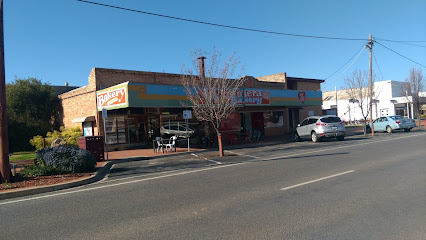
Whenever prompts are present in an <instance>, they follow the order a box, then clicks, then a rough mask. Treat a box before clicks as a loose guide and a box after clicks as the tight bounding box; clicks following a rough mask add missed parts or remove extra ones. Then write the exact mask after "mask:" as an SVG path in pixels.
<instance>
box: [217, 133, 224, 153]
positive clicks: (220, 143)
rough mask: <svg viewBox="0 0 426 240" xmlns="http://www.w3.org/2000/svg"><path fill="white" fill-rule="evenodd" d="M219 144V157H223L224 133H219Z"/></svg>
mask: <svg viewBox="0 0 426 240" xmlns="http://www.w3.org/2000/svg"><path fill="white" fill-rule="evenodd" d="M217 143H218V146H219V156H220V157H223V147H222V133H220V132H218V133H217Z"/></svg>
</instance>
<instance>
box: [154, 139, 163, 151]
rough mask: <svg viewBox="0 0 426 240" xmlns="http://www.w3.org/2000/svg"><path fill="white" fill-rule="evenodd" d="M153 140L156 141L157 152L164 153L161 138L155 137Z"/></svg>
mask: <svg viewBox="0 0 426 240" xmlns="http://www.w3.org/2000/svg"><path fill="white" fill-rule="evenodd" d="M155 140H156V141H157V152H158V151H159V150H160V148H161V151H162V152H164V145H165V144H164V143H163V139H162V138H161V137H156V138H155Z"/></svg>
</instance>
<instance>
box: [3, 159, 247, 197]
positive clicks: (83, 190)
mask: <svg viewBox="0 0 426 240" xmlns="http://www.w3.org/2000/svg"><path fill="white" fill-rule="evenodd" d="M242 164H247V163H234V164H229V165H222V166H213V167H209V168H204V169H197V170H192V171H186V172H180V173H174V174H168V175H162V176H158V177H151V178H144V179H139V180H133V181H128V182H122V183H115V184H111V185H105V186H99V187H94V188H87V189H80V190H76V191H70V192H61V193H55V194H50V195H45V196H39V197H31V198H26V199H19V200H13V201H8V202H2V203H0V205H6V204H11V203H18V202H26V201H30V200H36V199H43V198H49V197H55V196H61V195H67V194H72V193H79V192H86V191H90V190H97V189H103V188H109V187H115V186H120V185H126V184H130V183H137V182H144V181H150V180H155V179H161V178H167V177H173V176H179V175H186V174H190V173H195V172H203V171H209V170H213V169H219V168H225V167H233V166H237V165H242Z"/></svg>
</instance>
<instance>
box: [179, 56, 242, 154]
mask: <svg viewBox="0 0 426 240" xmlns="http://www.w3.org/2000/svg"><path fill="white" fill-rule="evenodd" d="M204 54H205V52H203V51H202V50H195V51H193V53H192V55H193V67H192V68H186V67H185V66H183V70H182V72H183V73H184V74H183V75H182V85H183V86H184V87H185V91H186V93H187V96H188V100H189V102H190V104H189V105H187V106H186V107H191V108H192V110H193V113H194V116H195V117H196V118H197V120H199V121H207V122H210V123H211V125H212V126H213V127H214V129H215V131H216V133H217V136H218V143H219V153H220V156H221V157H222V156H223V148H222V140H221V134H220V127H221V124H222V122H223V120H225V119H227V118H228V117H229V115H230V114H231V113H233V112H234V111H235V109H236V106H237V104H238V102H239V100H241V99H242V94H243V92H242V91H241V90H239V88H240V87H242V86H243V84H244V80H245V79H244V78H243V77H241V76H242V71H243V68H242V67H241V66H240V62H239V59H238V58H237V57H236V56H235V53H234V54H232V55H231V56H229V57H228V58H226V60H225V61H223V62H222V61H221V53H220V52H218V51H217V50H216V49H215V48H214V49H213V53H212V54H211V57H210V58H208V59H207V61H206V63H205V64H204V59H206V58H205V57H204ZM196 59H198V60H199V62H197V60H196ZM204 66H205V67H204ZM240 97H241V98H240ZM183 105H185V104H183Z"/></svg>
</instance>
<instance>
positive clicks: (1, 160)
mask: <svg viewBox="0 0 426 240" xmlns="http://www.w3.org/2000/svg"><path fill="white" fill-rule="evenodd" d="M11 175H12V172H11V171H10V165H9V139H8V133H7V115H6V76H5V72H4V36H3V0H0V182H2V183H4V182H6V181H7V182H10V180H11Z"/></svg>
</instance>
